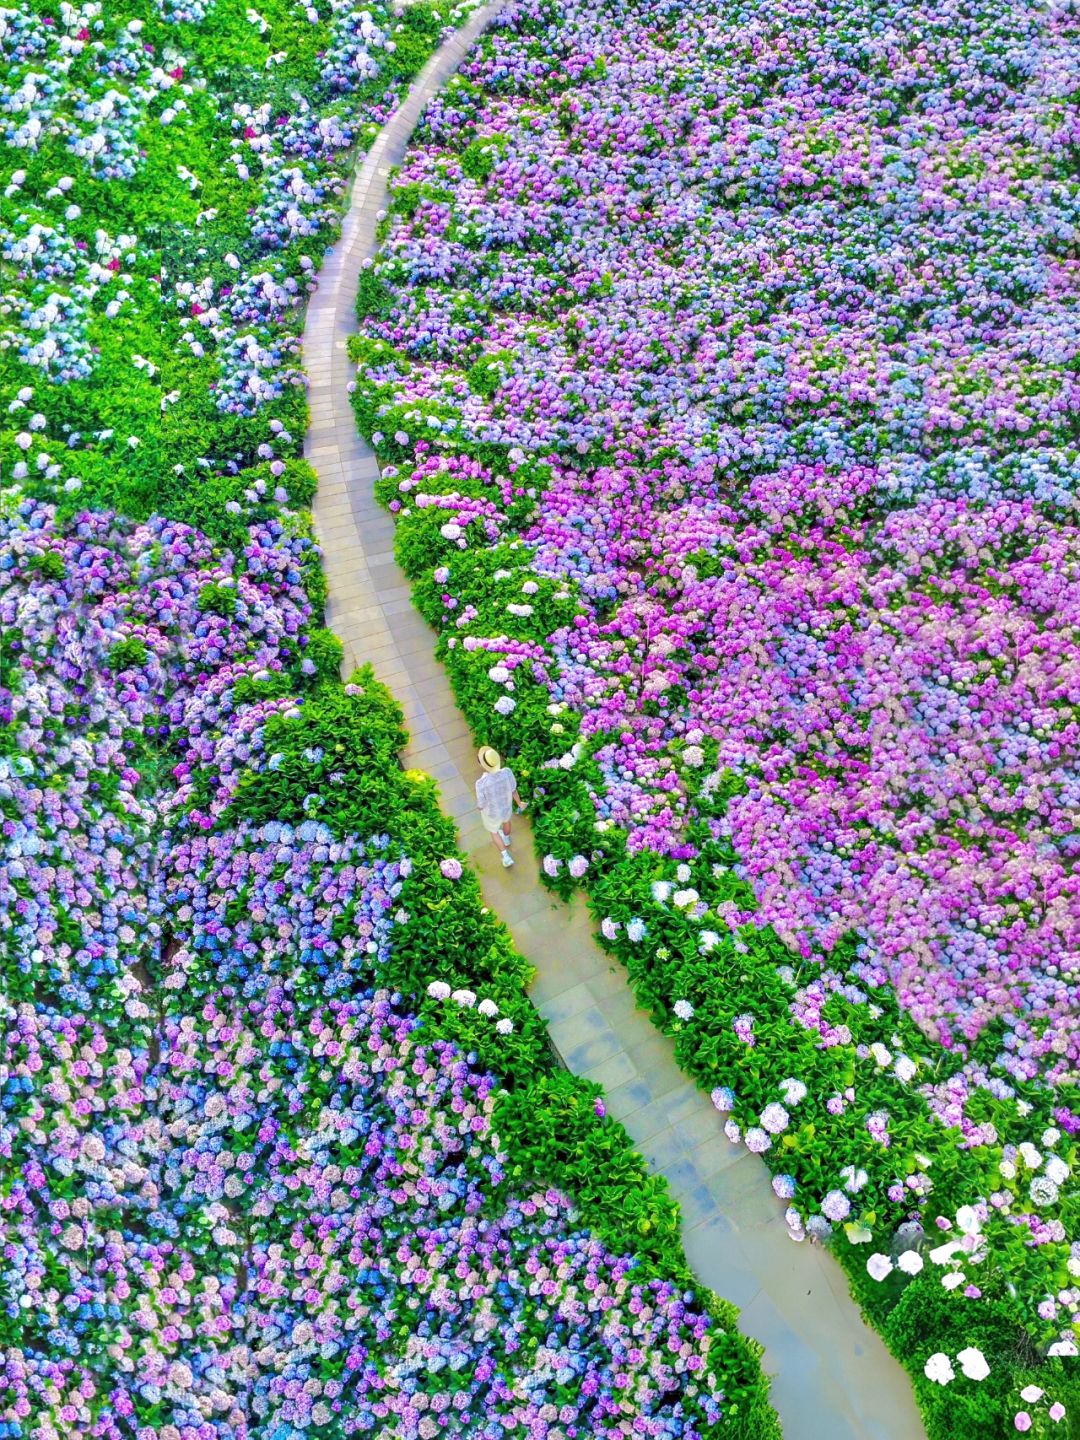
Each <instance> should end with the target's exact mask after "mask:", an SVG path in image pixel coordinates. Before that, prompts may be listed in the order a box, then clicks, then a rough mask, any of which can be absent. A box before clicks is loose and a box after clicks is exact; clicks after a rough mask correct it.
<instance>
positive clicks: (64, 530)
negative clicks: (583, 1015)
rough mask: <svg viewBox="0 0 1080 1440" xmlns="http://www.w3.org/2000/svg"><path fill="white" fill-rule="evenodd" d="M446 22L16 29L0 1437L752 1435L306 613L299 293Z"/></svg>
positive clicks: (9, 241)
mask: <svg viewBox="0 0 1080 1440" xmlns="http://www.w3.org/2000/svg"><path fill="white" fill-rule="evenodd" d="M451 19H452V16H451V15H450V14H449V13H448V12H447V13H443V14H441V15H440V14H439V13H438V12H436V11H434V10H431V9H429V8H427V7H425V6H423V5H418V6H414V7H412V8H410V9H409V10H408V11H406V12H404V13H402V14H396V13H392V12H391V11H390V10H388V9H387V8H386V7H384V6H381V5H380V6H374V7H372V9H371V10H370V11H363V12H361V11H356V10H353V9H351V8H349V7H348V6H346V5H342V4H338V3H336V0H335V3H333V4H331V5H330V6H329V7H328V6H326V5H323V6H321V7H319V6H316V5H311V6H303V5H296V4H294V3H292V0H288V3H282V4H274V5H266V4H262V5H260V8H259V10H255V9H253V8H247V7H246V6H244V5H240V4H236V3H234V0H147V3H134V4H129V3H126V0H120V3H118V4H117V5H110V6H109V7H108V8H107V9H106V8H105V7H102V6H101V5H98V4H96V3H88V4H83V5H72V4H68V3H66V0H65V3H62V4H59V5H52V4H49V3H44V4H42V5H40V6H35V7H34V9H33V10H32V11H30V12H24V11H15V10H7V9H5V10H0V39H2V41H3V46H4V56H5V65H6V68H5V73H4V77H3V80H2V81H0V86H2V90H0V111H2V113H3V117H4V119H3V123H4V145H5V148H4V150H3V162H2V163H3V167H4V173H3V176H2V184H3V186H4V187H5V195H6V206H5V210H4V221H5V224H8V225H10V227H11V228H10V233H8V232H7V231H5V233H4V235H3V245H4V270H3V282H2V283H3V295H2V296H0V396H2V403H3V407H4V408H3V414H4V420H3V425H2V440H3V447H4V449H3V465H4V472H3V480H4V484H5V486H6V487H7V488H5V489H4V490H3V492H2V493H0V809H2V812H3V822H2V823H3V835H4V860H3V865H2V866H0V934H2V943H3V948H2V952H0V954H2V962H0V982H2V983H0V1175H2V1183H0V1435H2V1436H4V1437H12V1440H14V1437H21V1440H71V1437H87V1440H90V1437H94V1440H128V1437H130V1440H216V1437H220V1440H245V1437H247V1440H254V1437H256V1436H259V1437H271V1436H272V1437H274V1440H287V1437H296V1436H299V1435H301V1434H303V1435H311V1436H326V1437H338V1436H346V1435H365V1436H367V1435H371V1434H374V1433H380V1434H383V1435H387V1436H391V1435H393V1436H402V1437H410V1440H415V1437H421V1440H432V1437H436V1436H439V1435H443V1434H448V1435H454V1434H456V1435H469V1436H477V1437H479V1436H486V1437H490V1436H493V1435H503V1434H506V1435H515V1434H516V1435H523V1436H530V1437H537V1436H546V1437H550V1440H574V1437H579V1436H586V1435H589V1436H591V1435H613V1436H614V1435H617V1436H624V1435H626V1434H630V1433H633V1434H641V1435H647V1436H656V1437H674V1436H684V1437H693V1436H700V1437H706V1436H714V1435H720V1434H733V1435H734V1434H737V1435H738V1436H740V1437H742V1436H751V1437H761V1440H774V1437H775V1436H776V1435H777V1433H778V1432H777V1429H776V1423H775V1417H774V1416H773V1415H772V1412H771V1411H770V1409H769V1407H768V1404H767V1398H766V1385H765V1382H764V1379H763V1377H762V1375H761V1372H760V1369H759V1367H758V1364H757V1357H756V1354H755V1349H754V1347H753V1346H752V1345H750V1344H748V1343H747V1342H746V1341H745V1340H743V1339H742V1337H740V1336H739V1335H738V1333H737V1331H736V1329H735V1312H734V1310H733V1309H732V1307H730V1306H728V1305H726V1304H725V1303H724V1302H723V1301H720V1300H717V1299H716V1298H715V1297H713V1296H711V1295H708V1294H706V1293H703V1292H701V1291H700V1290H698V1289H697V1288H696V1286H695V1284H694V1282H693V1279H692V1277H691V1275H690V1274H689V1272H688V1270H687V1267H686V1263H685V1259H684V1258H683V1255H682V1251H681V1246H680V1243H679V1235H678V1215H677V1212H676V1208H675V1206H674V1204H673V1202H672V1201H671V1199H670V1198H669V1196H668V1194H667V1191H666V1187H665V1186H664V1184H663V1183H662V1182H658V1181H656V1180H655V1179H653V1178H652V1177H650V1176H649V1175H648V1174H647V1172H646V1170H645V1167H644V1163H643V1162H642V1161H641V1159H640V1157H638V1156H636V1155H635V1154H634V1153H633V1152H632V1150H631V1149H630V1148H629V1142H628V1139H627V1137H626V1135H625V1132H623V1130H622V1129H621V1127H620V1126H618V1125H616V1124H615V1123H613V1122H612V1121H611V1120H609V1119H608V1118H606V1116H605V1112H604V1106H603V1101H602V1099H601V1097H600V1094H599V1090H598V1087H596V1086H595V1085H590V1084H587V1083H585V1082H579V1081H578V1080H576V1079H575V1078H574V1077H571V1076H569V1075H567V1074H565V1073H564V1072H561V1071H559V1070H558V1069H556V1068H555V1067H554V1065H553V1062H552V1060H551V1057H550V1053H549V1050H548V1046H547V1040H546V1035H545V1031H544V1027H543V1024H542V1022H541V1020H540V1018H539V1016H538V1015H537V1013H536V1012H535V1010H534V1009H533V1008H532V1006H531V1005H530V1003H529V1001H528V999H527V997H526V993H525V985H526V983H527V981H528V979H529V970H528V966H527V965H526V964H525V962H524V960H523V959H522V958H521V956H519V955H518V954H517V953H516V952H515V951H514V949H513V947H512V945H511V943H510V940H509V937H508V935H507V933H506V932H505V930H504V929H503V928H502V927H501V925H500V924H499V923H498V922H497V921H496V920H495V918H494V917H492V916H491V915H490V914H489V913H488V911H487V910H486V909H485V908H484V907H483V905H482V902H481V897H480V892H479V887H478V885H477V883H476V880H475V878H474V877H473V876H471V875H470V874H469V873H468V872H467V871H465V869H464V865H463V859H462V857H461V856H460V854H459V853H458V852H457V849H456V843H455V837H454V832H453V827H452V826H451V825H450V823H449V822H448V821H447V820H446V819H445V817H443V816H442V815H441V813H440V811H439V809H438V803H437V796H436V793H435V787H434V784H433V782H431V781H430V780H429V779H428V778H427V777H426V776H423V775H421V774H419V773H416V772H409V771H403V770H402V769H401V767H400V765H399V763H398V758H397V756H398V752H399V750H400V749H401V747H402V745H403V743H404V740H405V733H404V730H403V727H402V717H401V714H400V711H399V710H398V709H397V707H396V706H395V704H394V703H393V700H392V698H391V697H390V695H389V694H388V692H387V691H386V690H385V689H384V688H383V687H382V686H380V685H379V684H378V682H377V681H376V680H375V678H374V676H373V675H372V673H371V672H370V670H369V669H364V670H361V671H358V672H357V673H356V674H355V675H354V676H352V677H351V679H350V681H349V683H348V684H345V685H343V684H342V683H341V680H340V678H339V668H340V664H341V658H342V651H341V646H340V644H339V643H338V642H337V641H336V639H335V638H334V637H333V636H332V635H330V634H329V633H328V632H326V631H325V630H323V629H321V628H319V618H320V612H321V609H322V603H323V600H324V598H325V582H324V579H323V576H322V573H321V569H320V565H319V555H318V551H317V548H316V547H315V545H314V542H313V540H312V538H311V526H310V517H309V516H308V515H307V513H306V509H305V507H306V505H307V504H308V503H309V502H310V499H311V495H312V493H313V489H314V482H315V477H314V475H313V473H312V472H311V470H310V469H309V468H308V467H307V466H306V465H305V464H304V463H303V462H302V461H301V460H300V459H299V458H298V457H299V450H300V444H301V439H302V435H303V432H304V428H305V425H306V404H305V399H304V393H303V383H302V378H303V377H302V374H301V371H300V368H299V367H300V357H299V354H298V337H299V333H300V326H301V322H302V306H303V301H304V298H305V295H306V294H307V291H308V288H309V286H310V284H311V283H313V276H314V272H315V270H316V268H317V264H318V260H319V259H320V257H321V254H322V252H323V250H324V249H325V246H326V245H327V244H328V243H329V242H330V241H331V240H332V238H333V236H334V233H335V226H336V218H337V212H338V208H339V206H340V203H341V201H342V198H343V194H344V186H345V180H346V177H347V173H348V169H349V167H350V165H351V164H352V162H353V160H354V158H355V153H356V149H357V146H358V145H362V143H363V141H364V139H365V138H366V137H367V136H369V135H370V134H371V133H373V132H374V130H375V128H377V126H378V124H379V122H380V120H381V119H382V118H383V117H384V116H385V114H386V113H388V111H389V110H390V109H392V107H393V105H394V104H395V103H396V100H397V98H398V96H399V94H400V92H401V89H402V85H403V82H404V81H406V80H407V79H408V77H409V76H411V75H412V74H414V73H415V72H416V70H417V69H418V68H419V66H420V64H421V63H422V62H423V59H424V58H425V57H426V55H427V54H428V53H429V52H430V50H431V48H432V46H433V44H434V43H435V41H436V39H437V37H438V35H439V34H440V33H441V31H442V30H443V28H444V26H445V25H446V24H447V23H448V21H450V20H451Z"/></svg>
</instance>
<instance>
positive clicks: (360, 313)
mask: <svg viewBox="0 0 1080 1440" xmlns="http://www.w3.org/2000/svg"><path fill="white" fill-rule="evenodd" d="M393 309H394V295H393V292H392V291H391V290H390V288H389V286H387V285H385V284H384V283H383V281H382V280H380V279H379V277H378V276H377V275H376V274H375V272H374V271H373V270H371V269H365V270H361V271H360V275H359V278H358V279H357V282H356V318H357V319H358V320H386V319H388V318H389V317H390V315H391V314H392V313H393Z"/></svg>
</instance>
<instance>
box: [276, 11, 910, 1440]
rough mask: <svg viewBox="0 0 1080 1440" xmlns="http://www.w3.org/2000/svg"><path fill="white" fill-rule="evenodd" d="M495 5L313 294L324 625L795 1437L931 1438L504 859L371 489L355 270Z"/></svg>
mask: <svg viewBox="0 0 1080 1440" xmlns="http://www.w3.org/2000/svg"><path fill="white" fill-rule="evenodd" d="M499 8H500V4H499V3H495V4H489V5H486V6H483V7H482V8H480V9H478V10H476V11H474V12H473V14H472V15H471V16H470V17H469V19H468V20H467V21H466V22H465V23H464V25H463V26H462V27H461V29H460V30H458V31H457V32H456V33H455V34H454V35H453V36H452V37H451V38H450V39H449V40H447V41H446V42H445V43H444V44H443V45H442V46H441V48H440V49H439V50H438V51H436V53H435V54H434V55H433V56H432V57H431V59H430V60H429V62H428V64H427V65H426V67H425V68H424V70H423V71H422V72H421V74H420V75H419V76H418V77H417V79H416V82H415V83H414V85H413V87H412V89H411V91H410V92H409V95H408V97H407V98H406V99H405V101H404V102H403V103H402V105H401V106H400V108H399V109H398V110H397V112H396V113H395V115H394V116H393V118H392V119H391V120H390V122H389V123H388V124H387V125H386V127H385V128H384V129H383V130H382V132H381V133H380V134H379V136H378V138H377V139H376V141H375V143H374V145H373V146H372V148H371V150H370V151H369V152H368V154H367V156H366V158H365V160H364V162H363V164H362V165H361V166H360V168H359V170H358V172H357V174H356V177H355V181H354V186H353V191H352V199H351V204H350V208H349V210H348V213H347V215H346V217H345V222H344V228H343V233H342V237H341V240H340V241H339V242H338V244H337V245H335V246H334V248H333V250H332V251H330V252H328V254H327V258H326V262H325V265H324V267H323V270H322V273H321V275H320V283H319V289H318V292H317V293H316V295H315V296H314V297H313V298H312V301H311V303H310V306H309V308H308V313H307V322H306V327H305V331H304V352H305V363H306V369H307V373H308V375H309V377H310V388H309V396H310V403H311V428H310V430H309V431H308V436H307V442H306V447H305V453H306V456H307V458H308V460H309V461H310V462H311V464H312V465H313V466H314V467H315V469H316V470H317V472H318V475H319V490H318V496H317V499H316V501H315V506H314V512H315V525H316V530H317V533H318V537H319V540H320V542H321V544H322V547H323V552H324V564H325V570H326V577H327V580H328V583H329V590H330V598H329V602H328V605H327V623H328V625H329V626H330V628H331V629H332V630H334V631H335V632H336V634H337V635H338V636H339V637H340V639H341V641H342V643H343V644H344V647H345V666H344V668H345V673H349V672H351V671H352V670H353V669H355V667H356V666H357V665H359V664H361V663H362V662H364V661H370V662H371V663H372V664H373V665H374V667H375V671H376V673H377V675H378V677H379V679H381V680H383V681H385V682H386V683H387V684H388V685H389V686H390V687H391V689H392V690H393V692H394V694H395V695H396V696H397V698H398V700H399V701H400V703H401V704H402V706H403V708H404V711H405V718H406V721H407V723H408V726H409V730H410V733H411V737H412V738H411V741H410V744H409V748H408V751H407V757H406V758H407V760H408V763H409V764H410V765H413V766H417V767H418V768H421V769H423V770H426V771H428V772H429V773H430V774H431V775H433V776H434V777H435V778H436V779H437V780H438V782H439V785H440V789H441V792H442V799H443V805H444V808H445V809H446V810H447V811H448V812H449V814H451V815H452V816H453V817H454V819H455V821H456V822H457V825H458V828H459V831H460V834H461V840H462V846H463V848H464V849H465V850H466V851H467V852H468V853H469V855H470V857H471V859H472V863H473V865H474V866H475V868H476V870H477V871H478V873H479V875H480V880H481V884H482V886H483V890H484V895H485V898H486V899H487V901H488V903H489V904H490V905H491V907H492V909H493V910H495V911H497V912H498V914H499V915H500V916H501V917H502V919H503V920H504V921H505V922H506V924H507V925H508V926H509V928H510V931H511V933H512V935H513V937H514V940H515V942H516V944H517V946H518V948H519V949H520V950H521V952H522V953H523V954H524V955H525V956H526V957H527V958H528V959H529V961H530V962H531V963H532V965H533V966H534V967H535V969H536V977H537V978H536V981H535V984H534V985H533V987H532V991H531V995H532V999H533V1000H534V1002H535V1003H536V1005H537V1007H538V1008H539V1010H540V1011H541V1012H542V1014H543V1015H544V1016H545V1017H546V1018H547V1021H548V1024H549V1027H550V1031H551V1036H552V1039H553V1041H554V1043H555V1046H556V1048H557V1049H558V1051H559V1053H560V1055H561V1056H562V1058H563V1060H564V1061H565V1063H566V1065H567V1066H568V1067H569V1068H570V1069H571V1070H574V1071H577V1072H578V1073H580V1074H582V1075H585V1076H587V1077H588V1078H589V1079H592V1080H596V1081H599V1082H600V1083H601V1084H602V1085H603V1086H604V1089H605V1092H606V1101H607V1106H608V1111H609V1113H610V1114H612V1115H614V1116H616V1117H617V1118H618V1119H620V1120H621V1121H622V1123H623V1124H624V1125H625V1126H626V1129H627V1130H628V1131H629V1133H630V1135H631V1136H632V1138H633V1140H634V1143H635V1144H636V1146H637V1147H638V1149H639V1150H640V1151H641V1153H642V1154H643V1155H644V1156H645V1157H646V1159H647V1161H648V1163H649V1165H650V1166H651V1167H652V1169H653V1170H655V1171H658V1172H662V1173H663V1174H664V1175H665V1176H666V1177H667V1180H668V1183H669V1185H670V1187H671V1190H672V1192H673V1194H674V1195H675V1196H676V1198H677V1199H678V1201H679V1204H680V1206H681V1209H682V1220H683V1243H684V1246H685V1249H686V1254H687V1257H688V1259H689V1261H690V1264H691V1265H692V1266H693V1268H694V1270H695V1272H696V1274H697V1275H698V1277H699V1279H700V1280H701V1281H702V1283H703V1284H705V1285H707V1286H709V1287H710V1288H711V1289H713V1290H715V1291H716V1292H717V1293H718V1294H720V1295H723V1296H725V1297H726V1298H727V1299H729V1300H732V1301H734V1302H735V1303H736V1304H737V1305H739V1306H740V1307H741V1308H742V1316H741V1321H740V1324H741V1327H742V1329H743V1330H744V1331H745V1333H746V1334H748V1335H752V1336H753V1337H754V1338H755V1339H756V1340H758V1341H760V1342H761V1344H762V1345H763V1346H764V1348H765V1356H764V1366H765V1369H766V1371H767V1372H769V1373H770V1374H771V1375H773V1376H774V1377H775V1379H774V1382H773V1390H772V1400H773V1404H774V1405H775V1406H776V1409H777V1411H778V1413H779V1415H780V1420H781V1424H782V1425H783V1430H784V1435H785V1437H786V1440H921V1437H922V1436H923V1435H924V1430H923V1426H922V1422H921V1420H920V1418H919V1414H918V1411H917V1409H916V1407H915V1402H914V1400H913V1398H912V1394H911V1388H910V1385H909V1383H908V1380H907V1377H906V1375H905V1374H904V1372H903V1370H902V1369H901V1368H900V1366H899V1365H898V1364H897V1363H896V1362H895V1361H894V1360H893V1359H892V1357H891V1356H890V1355H889V1354H888V1352H887V1351H886V1349H885V1347H884V1345H883V1344H882V1342H881V1340H880V1339H879V1338H878V1336H877V1335H876V1334H875V1333H874V1332H873V1331H872V1330H870V1329H869V1328H868V1327H867V1325H866V1324H865V1323H864V1321H863V1320H862V1318H861V1316H860V1315H859V1313H858V1311H857V1309H856V1307H855V1305H854V1304H853V1303H852V1301H851V1299H850V1297H849V1295H848V1291H847V1283H846V1281H845V1279H844V1276H843V1274H842V1272H841V1271H840V1269H839V1267H838V1266H837V1265H836V1264H835V1263H834V1262H833V1261H832V1260H831V1259H830V1257H829V1256H828V1255H827V1254H825V1253H824V1252H823V1251H821V1250H819V1249H817V1248H815V1247H812V1246H811V1245H810V1244H808V1243H807V1244H803V1245H799V1246H796V1245H793V1244H792V1243H791V1242H790V1241H789V1240H788V1238H787V1229H786V1226H785V1225H784V1221H783V1218H782V1215H781V1206H780V1204H779V1202H778V1201H777V1200H776V1199H775V1198H774V1197H773V1194H772V1190H771V1188H770V1185H769V1174H768V1171H767V1169H766V1167H765V1165H764V1164H763V1162H762V1161H760V1160H759V1159H757V1158H756V1157H755V1156H753V1155H750V1154H749V1153H748V1152H747V1151H746V1150H744V1149H742V1148H741V1147H736V1146H733V1145H730V1144H729V1143H728V1141H727V1140H726V1139H725V1137H724V1134H723V1130H722V1127H721V1121H720V1118H719V1117H718V1115H717V1113H716V1111H715V1110H714V1108H713V1106H712V1103H711V1101H710V1100H709V1098H708V1096H707V1095H705V1094H704V1093H703V1092H702V1091H700V1090H698V1089H697V1088H696V1087H695V1086H694V1085H693V1084H692V1083H691V1082H690V1081H688V1080H687V1079H686V1077H685V1076H684V1075H683V1074H682V1072H681V1071H680V1070H679V1068H678V1066H677V1065H676V1063H675V1058H674V1054H673V1048H672V1045H671V1043H670V1042H669V1040H668V1039H667V1038H666V1037H665V1036H663V1035H662V1034H660V1033H659V1032H658V1031H657V1030H656V1029H655V1028H654V1026H653V1025H652V1023H651V1021H650V1020H649V1018H648V1016H647V1014H646V1013H645V1012H644V1011H642V1010H639V1009H638V1008H637V1007H636V1005H635V1003H634V997H633V993H632V991H631V989H630V986H629V984H628V982H627V980H626V978H625V975H624V972H623V971H622V969H621V968H620V967H618V966H617V965H616V964H615V962H614V961H612V960H611V959H610V958H609V957H608V956H607V955H605V954H604V952H603V951H602V950H601V949H600V948H599V946H597V945H596V943H595V941H594V940H593V937H592V931H591V925H590V922H589V918H588V914H587V911H586V909H585V906H584V904H583V903H581V902H578V903H576V904H575V905H573V906H566V905H563V904H562V903H561V902H559V901H556V900H554V899H553V898H552V897H551V896H550V895H549V894H548V893H547V892H546V891H545V890H544V889H543V888H542V887H541V884H540V881H539V875H538V870H537V865H536V860H535V856H534V853H533V849H532V845H531V837H530V836H529V835H528V833H527V829H528V827H527V825H526V826H524V827H523V828H524V829H525V831H526V833H525V834H522V835H521V836H520V838H519V841H518V844H517V846H516V847H515V855H516V857H517V865H516V867H515V868H514V869H513V870H510V871H505V870H503V869H502V867H501V866H500V865H498V864H497V863H496V857H495V852H494V849H493V847H492V846H491V843H490V841H489V840H488V838H487V835H486V833H485V832H484V829H483V827H482V826H481V824H480V821H479V817H478V816H477V814H476V812H475V809H474V801H473V795H472V782H473V778H474V773H475V769H476V767H475V762H474V751H473V745H472V742H471V739H470V736H469V732H468V728H467V726H466V724H465V721H464V719H463V718H462V716H461V714H460V712H459V711H458V709H457V706H456V704H455V701H454V697H453V693H452V691H451V688H450V682H449V680H448V679H447V677H446V674H445V672H444V671H443V669H442V667H441V666H440V665H439V664H438V662H437V661H436V660H435V658H434V654H433V645H432V636H431V632H430V630H429V629H428V627H427V625H426V624H425V622H424V621H423V620H422V619H421V618H420V616H419V615H418V614H417V612H416V611H415V610H414V609H413V608H412V604H411V602H410V598H409V586H408V583H407V581H406V579H405V576H404V575H403V574H402V573H401V571H400V570H398V568H397V566H396V565H395V563H394V558H393V540H394V524H393V521H392V520H391V518H390V516H389V515H388V514H387V513H386V512H385V511H384V510H383V509H382V508H381V506H380V505H379V504H378V503H377V502H376V500H375V496H374V482H375V480H376V478H377V475H378V467H377V465H376V461H375V457H374V455H373V454H372V452H371V450H370V449H369V447H368V446H367V445H366V444H365V443H364V441H363V440H361V438H360V437H359V435H358V434H357V431H356V426H355V423H354V418H353V413H352V410H351V408H350V405H349V395H348V389H347V387H348V382H349V380H350V379H351V378H352V373H351V372H352V367H351V366H350V364H349V362H348V359H347V357H346V354H345V343H346V339H347V337H348V336H349V335H350V334H351V333H352V332H353V331H354V330H355V329H356V323H355V319H354V308H353V307H354V301H355V294H356V278H357V273H358V271H359V269H360V266H361V264H362V262H363V261H364V260H365V259H366V258H367V257H368V256H369V255H371V254H372V253H373V251H374V248H375V227H376V222H377V212H378V211H379V209H380V208H381V206H382V205H383V204H384V203H385V199H386V182H387V177H388V175H389V173H390V170H391V168H392V167H393V166H395V165H397V164H399V163H400V161H401V159H402V158H403V156H404V153H405V148H406V145H407V143H408V140H409V137H410V135H411V133H412V131H413V129H414V127H415V125H416V123H417V120H418V119H419V117H420V114H421V112H422V110H423V108H424V106H425V104H426V103H427V101H428V99H429V98H430V97H431V96H432V95H434V94H435V93H436V92H437V91H438V90H439V89H441V87H442V86H443V85H444V84H445V83H446V81H447V80H448V79H449V77H450V76H451V75H452V74H453V72H454V71H455V70H456V68H457V67H458V65H459V64H460V63H461V61H462V59H463V58H464V56H465V55H466V53H467V52H468V50H469V49H470V48H471V46H472V44H473V42H474V41H475V40H476V39H477V37H478V36H479V35H480V34H481V32H482V31H483V30H484V28H485V27H486V26H487V25H488V24H489V23H490V21H491V19H492V18H493V16H494V15H495V14H496V13H497V11H498V10H499Z"/></svg>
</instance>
